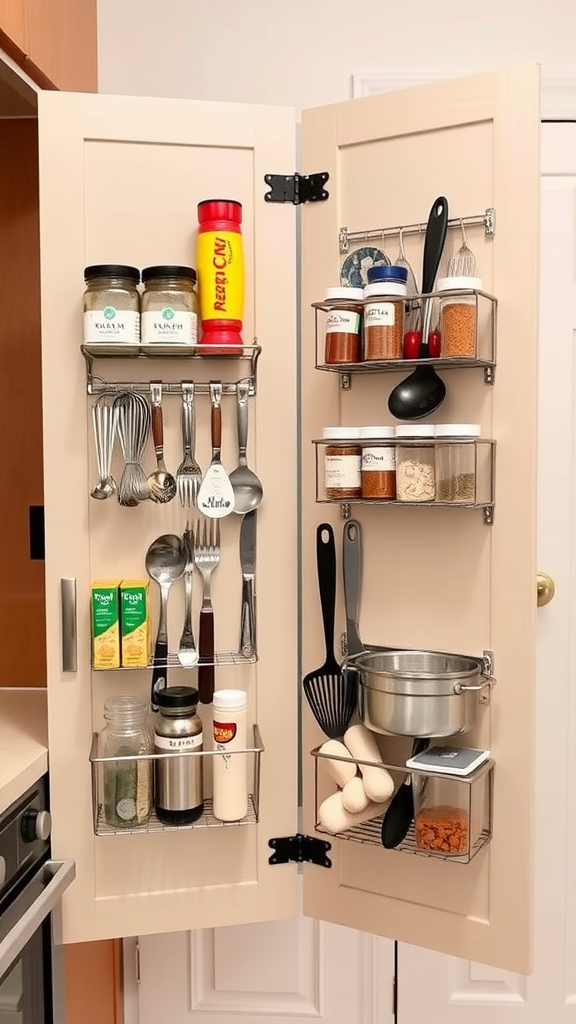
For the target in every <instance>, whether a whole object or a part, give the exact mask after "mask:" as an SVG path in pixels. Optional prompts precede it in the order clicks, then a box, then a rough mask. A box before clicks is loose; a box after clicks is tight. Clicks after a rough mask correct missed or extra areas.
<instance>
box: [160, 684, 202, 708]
mask: <svg viewBox="0 0 576 1024" xmlns="http://www.w3.org/2000/svg"><path fill="white" fill-rule="evenodd" d="M154 700H155V702H156V706H157V707H159V708H170V709H171V710H173V711H178V710H182V711H184V710H186V709H187V708H195V707H196V705H197V703H198V690H197V689H196V688H195V687H194V686H165V687H164V689H163V690H156V692H155V694H154Z"/></svg>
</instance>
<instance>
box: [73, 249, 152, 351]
mask: <svg viewBox="0 0 576 1024" xmlns="http://www.w3.org/2000/svg"><path fill="white" fill-rule="evenodd" d="M84 280H85V282H86V291H85V292H84V344H86V345H101V344H104V345H134V344H136V345H137V344H138V343H139V341H140V295H139V293H138V284H139V282H140V271H139V270H138V269H137V268H136V267H129V266H127V265H126V264H124V263H98V264H94V265H93V266H90V267H86V269H85V270H84Z"/></svg>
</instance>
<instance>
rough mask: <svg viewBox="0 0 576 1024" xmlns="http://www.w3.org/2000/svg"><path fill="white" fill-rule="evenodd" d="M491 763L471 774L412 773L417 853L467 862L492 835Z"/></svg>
mask: <svg viewBox="0 0 576 1024" xmlns="http://www.w3.org/2000/svg"><path fill="white" fill-rule="evenodd" d="M491 775H492V764H488V763H485V764H484V765H482V766H480V767H479V768H477V769H476V770H475V771H473V772H472V773H471V774H466V775H452V774H443V773H442V772H440V771H438V772H431V773H430V774H418V773H415V774H414V775H413V776H412V786H413V792H414V833H415V839H416V846H417V848H418V849H419V850H422V851H423V852H426V853H430V854H437V855H439V856H441V857H460V858H464V859H466V860H470V859H471V857H472V856H473V855H474V852H475V850H476V849H478V847H479V845H480V841H481V839H482V837H483V838H487V837H489V836H490V834H491V832H492V808H491V804H492V800H491V792H492V785H491Z"/></svg>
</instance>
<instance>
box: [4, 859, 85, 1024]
mask: <svg viewBox="0 0 576 1024" xmlns="http://www.w3.org/2000/svg"><path fill="white" fill-rule="evenodd" d="M75 874H76V870H75V866H74V861H72V860H65V861H56V860H49V861H46V863H45V864H43V865H42V867H40V868H39V870H38V871H37V872H36V874H35V875H33V876H32V878H31V879H30V880H29V881H28V882H27V883H26V885H25V886H24V888H23V889H22V891H21V892H20V893H19V895H18V896H17V897H16V899H15V900H14V901H13V903H11V904H10V906H8V907H7V908H6V910H5V911H4V912H3V914H2V915H1V916H0V1024H61V1022H60V1020H59V1019H58V1018H59V1016H60V1015H59V1014H58V1015H55V1011H54V1006H55V1002H54V997H55V995H56V994H57V993H55V992H54V985H53V982H54V978H53V971H52V921H51V917H50V915H51V913H52V911H53V910H54V909H55V908H56V907H57V905H58V903H59V902H60V900H61V899H62V894H63V893H64V892H65V890H66V889H67V888H68V886H69V885H70V883H71V882H72V881H73V879H74V876H75ZM62 1019H63V1018H62Z"/></svg>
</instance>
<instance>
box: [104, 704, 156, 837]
mask: <svg viewBox="0 0 576 1024" xmlns="http://www.w3.org/2000/svg"><path fill="white" fill-rule="evenodd" d="M148 708H149V705H148V701H147V700H146V699H145V698H144V697H139V696H134V695H132V694H117V695H115V696H113V697H108V698H107V700H106V701H105V703H104V720H105V722H106V725H105V727H104V729H103V730H102V732H101V733H100V738H99V754H100V756H101V757H112V758H117V759H118V760H115V761H105V762H103V765H102V767H103V788H104V820H105V822H106V824H108V825H111V826H113V827H114V828H118V829H124V828H134V827H135V826H138V825H145V824H146V822H147V821H148V818H149V817H150V811H151V808H152V766H151V762H150V761H147V760H145V759H144V760H141V761H140V760H134V758H135V755H140V754H151V753H152V735H151V732H150V728H149V725H148ZM124 759H125V760H124Z"/></svg>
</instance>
